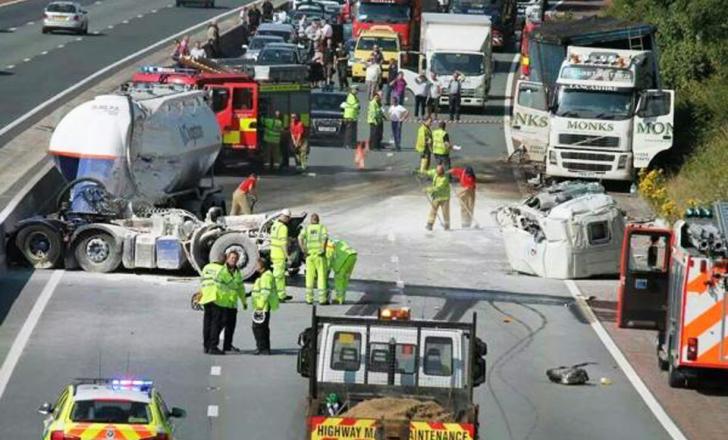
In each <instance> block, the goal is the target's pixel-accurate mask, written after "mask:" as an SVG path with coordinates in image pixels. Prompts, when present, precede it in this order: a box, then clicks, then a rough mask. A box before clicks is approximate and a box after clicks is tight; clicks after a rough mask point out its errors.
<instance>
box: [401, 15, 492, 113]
mask: <svg viewBox="0 0 728 440" xmlns="http://www.w3.org/2000/svg"><path fill="white" fill-rule="evenodd" d="M415 55H417V56H415V57H410V58H411V59H413V60H414V61H416V66H414V69H412V68H411V67H412V66H409V67H410V68H407V67H404V68H402V69H401V70H400V71H401V72H403V73H404V75H405V80H406V81H407V86H408V88H410V89H411V88H412V85H413V84H415V79H416V78H417V76H418V75H419V74H420V73H423V72H425V71H426V70H429V71H430V72H433V73H436V74H437V76H438V78H437V79H438V82H439V84H440V86H442V87H443V88H444V89H447V86H448V84H449V82H450V81H451V80H452V74H453V72H455V71H458V72H460V73H461V74H462V75H463V76H464V80H463V83H462V99H461V105H462V106H464V107H476V108H485V106H486V102H487V100H488V92H489V91H490V80H491V75H492V73H493V52H492V41H491V23H490V19H489V18H488V17H487V16H485V15H463V14H436V13H424V14H422V33H421V37H420V50H419V52H416V53H415ZM406 65H407V63H405V62H403V63H402V66H406ZM426 76H427V77H428V78H429V77H430V75H427V74H426ZM440 105H448V97H447V94H446V93H443V94H442V96H441V97H440Z"/></svg>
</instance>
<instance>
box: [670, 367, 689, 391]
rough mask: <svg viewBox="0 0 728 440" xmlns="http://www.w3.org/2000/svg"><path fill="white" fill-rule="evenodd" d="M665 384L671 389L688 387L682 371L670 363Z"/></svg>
mask: <svg viewBox="0 0 728 440" xmlns="http://www.w3.org/2000/svg"><path fill="white" fill-rule="evenodd" d="M667 383H668V385H670V387H671V388H685V387H686V386H687V385H688V379H687V377H686V376H685V374H684V373H683V372H682V371H680V370H678V369H677V367H675V366H674V365H672V363H670V365H669V366H668V372H667Z"/></svg>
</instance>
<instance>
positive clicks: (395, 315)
mask: <svg viewBox="0 0 728 440" xmlns="http://www.w3.org/2000/svg"><path fill="white" fill-rule="evenodd" d="M409 314H410V313H409V309H407V308H403V309H381V310H380V311H379V314H378V317H377V318H369V317H349V316H346V317H332V316H318V315H317V313H316V308H315V307H314V308H313V311H312V315H311V319H312V321H311V327H309V328H307V329H306V330H305V331H303V332H302V333H301V334H300V336H299V345H300V346H301V348H300V350H299V353H298V372H299V374H300V375H301V376H303V377H305V378H308V381H309V389H308V400H307V402H308V408H307V426H308V435H307V437H306V438H308V439H311V440H324V439H326V440H344V439H359V440H364V439H372V440H375V439H376V440H381V439H388V440H406V439H435V438H448V439H451V438H452V439H462V440H474V439H477V438H478V427H479V423H478V410H479V407H478V405H477V404H474V403H473V389H474V388H475V387H477V386H479V385H481V384H483V383H484V382H485V359H484V356H485V355H486V353H487V345H486V344H485V343H484V342H483V341H481V340H480V339H479V338H478V337H477V336H476V322H477V316H476V315H475V314H473V319H472V321H471V322H467V323H466V322H441V321H424V320H409ZM377 399H388V401H390V402H395V403H396V402H397V401H398V399H405V400H406V401H408V402H415V403H416V404H417V402H423V403H428V404H429V405H435V406H436V407H438V408H440V409H442V410H443V411H445V412H446V413H447V414H449V416H448V417H446V418H442V417H441V418H440V420H427V419H418V418H417V416H416V415H415V416H413V417H410V418H407V417H404V418H401V417H397V416H395V415H393V414H394V413H395V411H394V408H387V409H386V410H385V412H384V413H382V414H380V415H375V416H372V417H366V418H364V417H350V416H348V415H347V413H349V412H356V411H357V408H362V406H367V405H368V404H370V403H373V402H374V401H376V400H377ZM360 413H361V412H360ZM374 413H375V412H370V414H374ZM415 414H416V412H415Z"/></svg>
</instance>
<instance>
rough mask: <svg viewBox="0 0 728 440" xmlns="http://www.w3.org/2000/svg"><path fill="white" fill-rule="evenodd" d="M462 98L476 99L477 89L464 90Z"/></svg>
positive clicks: (461, 93)
mask: <svg viewBox="0 0 728 440" xmlns="http://www.w3.org/2000/svg"><path fill="white" fill-rule="evenodd" d="M460 96H461V97H462V98H473V97H475V89H462V90H461V91H460Z"/></svg>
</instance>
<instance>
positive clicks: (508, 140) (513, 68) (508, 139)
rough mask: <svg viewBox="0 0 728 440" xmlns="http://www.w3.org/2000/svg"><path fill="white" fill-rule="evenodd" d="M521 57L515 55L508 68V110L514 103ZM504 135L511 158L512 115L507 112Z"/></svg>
mask: <svg viewBox="0 0 728 440" xmlns="http://www.w3.org/2000/svg"><path fill="white" fill-rule="evenodd" d="M520 57H521V55H520V54H515V55H513V59H512V60H511V67H509V68H508V69H509V72H508V79H507V80H506V91H505V94H504V95H505V99H504V100H503V108H504V109H506V108H508V104H509V103H511V102H512V101H513V96H511V90H512V89H513V78H514V77H515V76H516V72H517V71H518V60H519V58H520ZM514 64H515V66H514ZM503 135H504V136H505V138H506V149H507V150H508V156H510V155H511V154H513V139H511V115H510V113H506V110H503Z"/></svg>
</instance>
